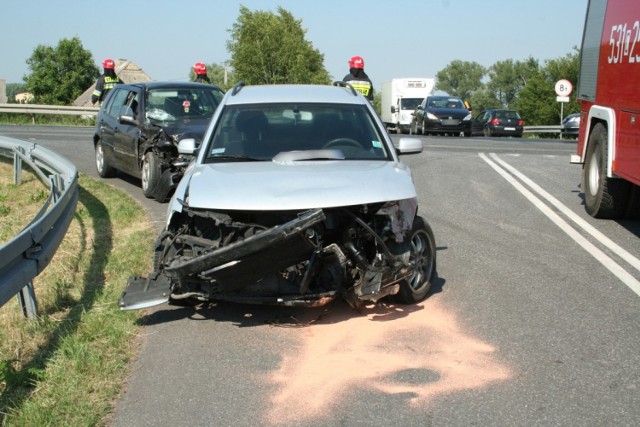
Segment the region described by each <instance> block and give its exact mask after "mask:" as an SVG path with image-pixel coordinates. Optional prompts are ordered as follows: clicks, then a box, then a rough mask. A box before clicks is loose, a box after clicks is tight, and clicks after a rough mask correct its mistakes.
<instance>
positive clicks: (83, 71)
mask: <svg viewBox="0 0 640 427" xmlns="http://www.w3.org/2000/svg"><path fill="white" fill-rule="evenodd" d="M27 65H29V68H30V69H31V74H29V75H27V76H25V78H24V80H25V83H26V85H25V86H26V89H27V90H28V91H29V92H31V93H33V95H34V97H35V100H34V101H35V103H38V104H47V105H68V104H71V102H73V100H75V99H76V98H77V97H78V96H79V95H81V94H82V93H83V92H84V91H85V90H86V89H87V88H88V87H89V86H91V84H93V82H94V81H95V79H96V78H97V77H98V75H99V70H98V68H97V67H96V66H95V64H94V62H93V58H92V55H91V52H89V51H88V50H85V49H84V48H83V47H82V42H81V41H80V39H79V38H78V37H74V38H72V39H62V40H60V41H59V42H58V45H57V46H56V47H55V48H54V47H51V46H45V45H38V46H36V48H35V49H34V51H33V53H32V54H31V57H29V59H27Z"/></svg>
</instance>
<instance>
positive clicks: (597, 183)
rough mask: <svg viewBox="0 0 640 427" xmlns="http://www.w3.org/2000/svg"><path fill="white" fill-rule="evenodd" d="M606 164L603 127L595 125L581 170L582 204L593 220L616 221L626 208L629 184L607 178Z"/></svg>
mask: <svg viewBox="0 0 640 427" xmlns="http://www.w3.org/2000/svg"><path fill="white" fill-rule="evenodd" d="M607 162H608V152H607V128H605V127H604V125H602V124H601V123H598V124H597V125H595V127H594V128H593V130H592V131H591V135H590V136H589V142H588V146H587V156H586V159H585V163H584V167H583V170H582V189H583V191H584V205H585V209H586V211H587V213H588V214H589V215H591V216H592V217H594V218H620V217H621V216H622V215H623V214H624V212H625V208H626V205H627V196H628V194H629V188H630V187H629V182H627V181H624V180H621V179H617V178H609V177H607Z"/></svg>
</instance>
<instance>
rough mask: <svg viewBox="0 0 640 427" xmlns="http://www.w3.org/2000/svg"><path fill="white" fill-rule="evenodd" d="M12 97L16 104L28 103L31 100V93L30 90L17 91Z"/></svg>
mask: <svg viewBox="0 0 640 427" xmlns="http://www.w3.org/2000/svg"><path fill="white" fill-rule="evenodd" d="M14 99H15V101H16V102H17V103H18V104H28V103H30V102H32V101H33V94H32V93H30V92H18V93H16V96H15V97H14Z"/></svg>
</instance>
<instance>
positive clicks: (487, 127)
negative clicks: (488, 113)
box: [484, 126, 491, 136]
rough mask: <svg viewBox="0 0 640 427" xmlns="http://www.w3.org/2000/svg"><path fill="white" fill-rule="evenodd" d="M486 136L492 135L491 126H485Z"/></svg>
mask: <svg viewBox="0 0 640 427" xmlns="http://www.w3.org/2000/svg"><path fill="white" fill-rule="evenodd" d="M484 136H491V128H490V127H489V126H485V127H484Z"/></svg>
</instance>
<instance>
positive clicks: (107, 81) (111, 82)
mask: <svg viewBox="0 0 640 427" xmlns="http://www.w3.org/2000/svg"><path fill="white" fill-rule="evenodd" d="M119 83H120V79H119V78H118V77H109V76H106V77H105V78H104V88H105V89H106V90H109V89H113V88H114V86H115V85H117V84H119Z"/></svg>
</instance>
